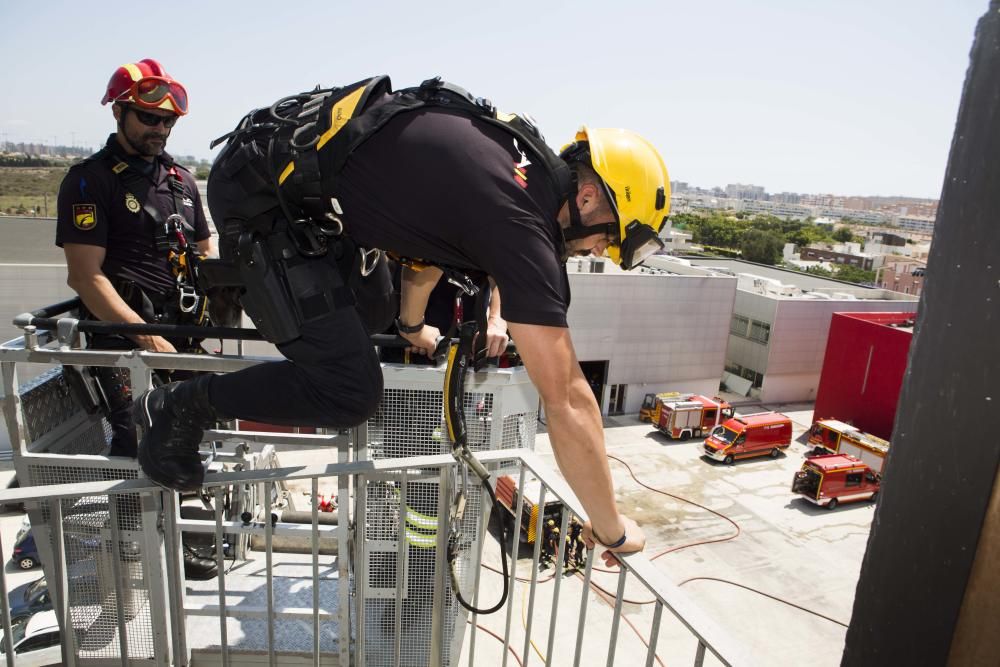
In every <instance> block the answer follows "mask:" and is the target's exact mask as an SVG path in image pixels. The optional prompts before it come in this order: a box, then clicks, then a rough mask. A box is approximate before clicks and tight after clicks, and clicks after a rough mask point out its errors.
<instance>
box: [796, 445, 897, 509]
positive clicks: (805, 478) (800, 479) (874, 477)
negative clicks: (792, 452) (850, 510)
mask: <svg viewBox="0 0 1000 667" xmlns="http://www.w3.org/2000/svg"><path fill="white" fill-rule="evenodd" d="M881 483H882V478H881V476H880V475H878V473H876V472H875V471H874V470H872V469H871V468H869V467H868V466H867V465H865V463H864V462H863V461H862V460H861V459H859V458H857V457H856V456H851V455H850V454H823V455H822V456H814V457H812V458H809V459H806V462H805V463H803V464H802V469H801V470H799V471H798V472H797V473H795V479H793V480H792V492H793V493H798V494H800V495H801V496H802V497H803V498H805V499H806V500H808V501H809V502H811V503H815V504H816V505H819V506H820V507H826V508H827V509H831V510H832V509H833V508H835V507H836V506H837V505H839V504H840V503H849V502H857V501H860V500H871V501H874V500H875V498H876V497H877V496H878V491H879V487H880V486H881Z"/></svg>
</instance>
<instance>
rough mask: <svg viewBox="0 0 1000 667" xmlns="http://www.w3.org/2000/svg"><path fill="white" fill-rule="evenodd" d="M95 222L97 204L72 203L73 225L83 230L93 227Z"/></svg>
mask: <svg viewBox="0 0 1000 667" xmlns="http://www.w3.org/2000/svg"><path fill="white" fill-rule="evenodd" d="M96 224H97V206H95V205H94V204H73V226H74V227H76V228H77V229H82V230H83V231H88V230H90V229H93V228H94V226H95V225H96Z"/></svg>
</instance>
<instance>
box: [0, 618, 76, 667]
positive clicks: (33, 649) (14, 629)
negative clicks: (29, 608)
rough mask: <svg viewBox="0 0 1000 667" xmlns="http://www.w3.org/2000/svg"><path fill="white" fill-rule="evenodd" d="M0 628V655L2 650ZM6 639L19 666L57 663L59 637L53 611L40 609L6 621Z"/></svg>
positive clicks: (39, 666)
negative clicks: (7, 629) (7, 637)
mask: <svg viewBox="0 0 1000 667" xmlns="http://www.w3.org/2000/svg"><path fill="white" fill-rule="evenodd" d="M2 638H3V630H2V629H0V655H4V654H5V653H6V651H5V646H4V642H3V641H2ZM10 639H11V644H12V645H13V647H14V655H15V656H16V657H17V664H18V666H19V667H43V666H44V665H61V664H63V660H62V637H61V635H60V633H59V623H58V622H57V620H56V613H55V612H54V611H51V610H50V611H42V612H39V613H37V614H34V615H32V616H29V617H25V618H22V619H20V620H18V621H17V622H16V623H14V622H12V623H11V625H10Z"/></svg>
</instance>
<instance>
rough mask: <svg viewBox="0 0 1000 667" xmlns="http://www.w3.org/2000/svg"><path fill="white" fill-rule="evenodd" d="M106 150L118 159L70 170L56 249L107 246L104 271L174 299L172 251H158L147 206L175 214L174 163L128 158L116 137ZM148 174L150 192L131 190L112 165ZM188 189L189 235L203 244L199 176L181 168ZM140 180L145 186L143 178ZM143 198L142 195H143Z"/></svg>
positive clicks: (204, 230) (61, 204)
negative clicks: (75, 245) (170, 167)
mask: <svg viewBox="0 0 1000 667" xmlns="http://www.w3.org/2000/svg"><path fill="white" fill-rule="evenodd" d="M106 148H108V149H110V150H112V151H113V152H114V154H115V156H116V158H115V159H113V160H105V159H102V158H101V157H96V158H94V156H91V158H90V159H87V160H85V161H83V162H81V163H80V164H77V165H74V166H73V167H71V168H70V170H69V172H68V173H67V174H66V177H65V178H64V179H63V182H62V185H61V186H60V188H59V199H58V206H57V210H58V220H57V223H56V245H57V246H59V247H63V245H64V244H66V243H80V244H84V245H94V246H101V247H102V248H105V250H106V254H105V257H104V263H103V265H102V266H101V270H102V271H103V273H104V274H105V275H106V276H108V277H109V278H111V279H112V280H116V279H117V280H129V281H132V282H134V283H135V284H136V285H138V286H139V287H141V288H142V289H143V290H147V291H149V292H152V293H154V294H159V295H169V294H172V293H173V292H174V291H175V290H176V285H177V283H176V279H175V278H174V274H173V271H172V269H171V266H170V261H169V258H168V253H166V252H164V251H158V250H157V249H156V245H155V240H154V235H153V233H154V221H153V218H152V216H150V215H149V214H148V213H147V212H146V211H145V210H143V208H142V202H143V201H147V202H149V203H150V204H152V205H153V206H154V207H155V208H156V210H158V211H159V212H160V215H161V216H162V220H166V219H167V217H168V216H169V215H171V214H172V213H174V208H175V202H174V196H173V193H172V192H171V190H170V177H169V176H168V167H167V166H166V165H165V164H164V161H166V162H167V163H170V162H173V160H172V159H171V158H170V157H169V155H167V154H163V155H161V156H159V157H158V158H157V159H155V160H153V161H152V162H147V161H146V160H143V159H142V158H139V157H131V156H130V157H126V156H125V152H124V151H123V150H122V148H121V146H120V144H119V143H118V139H117V137H116V135H114V134H112V135H111V136H110V137H109V138H108V143H107V146H106ZM119 160H120V161H123V162H125V163H126V164H128V168H129V169H134V170H136V171H137V172H138V173H140V174H142V180H141V182H142V184H143V186H144V187H146V188H147V190H146V192H144V193H133V192H130V191H129V190H128V189H127V188H126V187H125V184H124V183H123V182H122V179H121V178H120V177H119V176H118V175H116V174H115V173H114V172H113V171H112V169H111V166H112V165H114V164H115V163H117V162H118V161H119ZM177 174H178V175H179V176H180V178H181V181H182V183H183V185H184V193H183V195H182V197H181V199H182V207H181V208H182V209H183V210H182V211H180V213H181V215H183V216H184V219H185V221H186V225H185V227H186V229H185V233H186V235H187V240H188V242H190V243H194V242H196V241H203V240H205V239H207V238H209V236H211V233H210V231H209V229H208V221H207V220H206V219H205V212H204V209H203V208H202V205H201V197H200V195H199V194H198V187H197V184H196V183H195V180H194V176H192V175H191V173H190V172H188V171H187V170H186V169H184V168H183V167H180V166H179V165H178V166H177ZM136 182H139V180H138V179H137V181H136ZM143 196H144V199H140V198H139V197H143Z"/></svg>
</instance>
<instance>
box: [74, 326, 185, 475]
mask: <svg viewBox="0 0 1000 667" xmlns="http://www.w3.org/2000/svg"><path fill="white" fill-rule="evenodd" d="M168 340H169V341H170V343H171V344H172V345H173V346H174V347H175V348H177V350H178V351H180V352H196V351H198V350H200V349H201V348H200V346H199V341H192V340H191V339H188V338H183V339H178V338H169V339H168ZM138 347H139V346H138V345H136V343H135V341H133V340H131V339H129V338H125V337H124V336H109V335H104V334H90V335H88V337H87V349H89V350H135V349H137V348H138ZM91 371H92V372H93V374H94V377H95V378H96V379H97V382H98V384H100V385H101V391H102V392H103V394H104V398H105V401H106V403H105V405H104V410H105V414H104V416H105V418H106V419H107V420H108V423H109V424H110V425H111V451H110V452H108V454H109V455H110V456H127V457H129V458H133V459H134V458H135V457H136V454H137V452H138V449H139V442H138V439H137V437H136V431H135V426H134V425H133V423H132V378H131V376H130V375H129V372H128V370H127V369H124V368H112V367H110V366H93V367H92V368H91ZM156 374H157V375H158V376H159V379H160V381H162V382H168V381H170V380H183V379H185V378H187V377H191V375H192V374H191V373H190V372H184V371H174V372H173V373H168V372H167V371H156Z"/></svg>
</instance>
